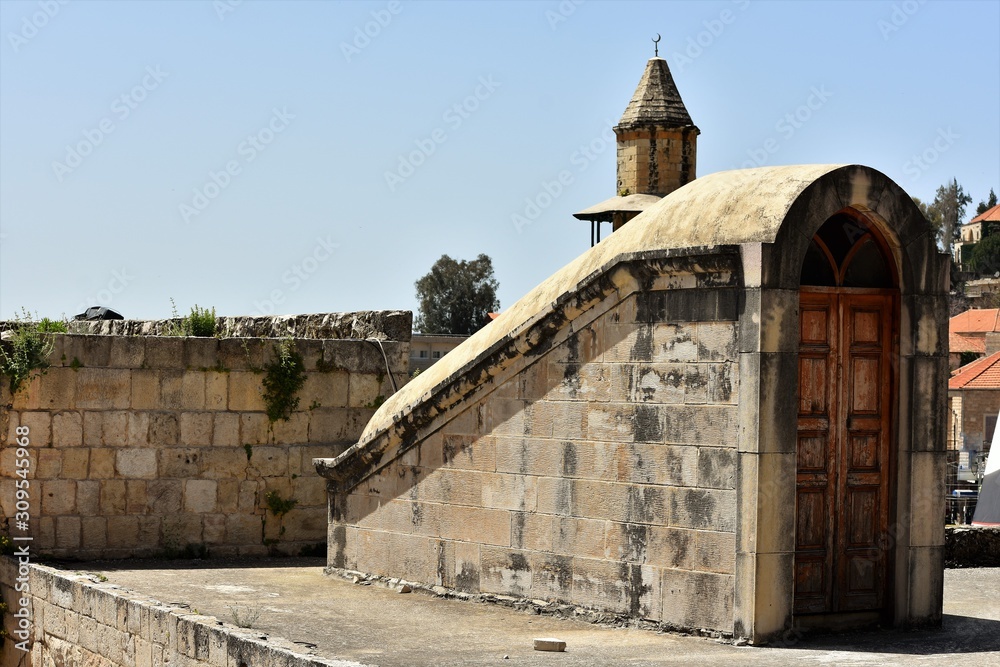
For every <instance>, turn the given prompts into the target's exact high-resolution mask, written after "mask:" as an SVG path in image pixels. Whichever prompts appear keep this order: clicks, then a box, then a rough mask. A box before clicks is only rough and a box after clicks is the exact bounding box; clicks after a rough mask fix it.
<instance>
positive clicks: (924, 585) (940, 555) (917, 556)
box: [906, 546, 944, 625]
mask: <svg viewBox="0 0 1000 667" xmlns="http://www.w3.org/2000/svg"><path fill="white" fill-rule="evenodd" d="M909 552H910V554H909V555H910V563H909V571H908V572H907V578H908V580H909V581H908V584H909V589H910V590H909V594H910V595H909V608H908V609H907V619H906V621H907V622H908V623H912V624H914V625H925V624H927V625H929V624H934V625H937V624H939V623H940V622H941V609H942V604H943V598H944V547H943V546H918V547H911V548H910V550H909Z"/></svg>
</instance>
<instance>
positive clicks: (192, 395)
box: [180, 371, 205, 410]
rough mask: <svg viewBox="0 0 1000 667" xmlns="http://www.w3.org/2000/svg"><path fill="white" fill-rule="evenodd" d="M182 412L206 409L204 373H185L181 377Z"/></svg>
mask: <svg viewBox="0 0 1000 667" xmlns="http://www.w3.org/2000/svg"><path fill="white" fill-rule="evenodd" d="M180 407H181V409H182V410H204V409H205V373H203V372H202V371H185V373H184V375H183V376H181V404H180Z"/></svg>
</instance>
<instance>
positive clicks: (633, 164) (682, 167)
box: [616, 127, 698, 195]
mask: <svg viewBox="0 0 1000 667" xmlns="http://www.w3.org/2000/svg"><path fill="white" fill-rule="evenodd" d="M616 135H617V137H618V192H621V191H622V190H623V189H627V190H628V191H629V193H630V194H637V193H646V194H657V195H667V194H670V193H671V192H673V191H674V190H676V189H677V188H679V187H681V186H682V185H686V184H687V183H689V182H691V181H693V180H694V178H695V163H696V162H697V159H698V156H697V141H698V130H697V129H695V128H693V127H689V128H655V129H653V128H648V129H639V130H618V131H616Z"/></svg>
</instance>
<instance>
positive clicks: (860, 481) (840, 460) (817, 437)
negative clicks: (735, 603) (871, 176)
mask: <svg viewBox="0 0 1000 667" xmlns="http://www.w3.org/2000/svg"><path fill="white" fill-rule="evenodd" d="M898 275H899V274H898V271H897V269H896V266H895V262H894V261H893V258H892V255H891V253H890V251H889V246H888V244H887V243H886V241H885V238H884V236H883V235H882V233H881V232H880V231H879V230H878V228H877V226H876V225H875V224H873V223H872V221H870V220H868V219H866V218H865V217H864V215H863V214H861V213H859V212H858V211H856V210H854V209H850V208H848V209H844V210H842V211H840V212H838V213H836V214H834V215H833V216H831V217H830V218H829V219H828V220H827V221H826V222H824V223H823V224H822V226H821V227H820V228H819V230H818V231H817V232H816V234H815V235H814V236H813V239H812V241H811V243H810V244H809V247H808V249H807V251H806V255H805V259H804V261H803V265H802V273H801V278H800V283H801V286H800V296H799V350H798V359H799V361H798V376H799V377H798V380H799V391H798V420H797V437H796V493H795V577H794V610H793V613H794V614H795V616H796V617H797V618H799V619H800V622H808V620H809V616H810V615H814V614H823V615H829V614H839V615H843V616H844V620H849V621H851V622H865V621H877V620H885V621H890V620H891V605H890V604H889V602H890V601H891V595H890V592H889V589H890V586H891V582H892V576H891V568H892V562H893V560H892V557H891V556H892V553H891V552H892V541H891V539H889V537H888V536H889V535H890V517H891V516H892V514H893V508H892V503H893V497H894V487H895V470H894V465H893V461H894V459H895V456H894V450H895V447H894V444H893V443H894V437H893V397H894V396H895V395H896V392H895V387H896V383H897V380H896V376H897V374H898V370H899V362H898V354H899V350H898V329H899V288H898V284H899V278H898ZM828 622H829V619H827V620H825V621H824V623H828Z"/></svg>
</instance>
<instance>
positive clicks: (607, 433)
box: [586, 403, 635, 442]
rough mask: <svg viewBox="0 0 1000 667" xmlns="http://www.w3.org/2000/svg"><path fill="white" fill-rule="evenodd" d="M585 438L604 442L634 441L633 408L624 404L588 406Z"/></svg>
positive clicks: (595, 404)
mask: <svg viewBox="0 0 1000 667" xmlns="http://www.w3.org/2000/svg"><path fill="white" fill-rule="evenodd" d="M586 438H588V439H590V440H600V441H604V442H632V441H634V440H635V406H634V405H630V404H624V403H604V404H601V403H594V404H589V405H588V410H587V432H586Z"/></svg>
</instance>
